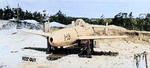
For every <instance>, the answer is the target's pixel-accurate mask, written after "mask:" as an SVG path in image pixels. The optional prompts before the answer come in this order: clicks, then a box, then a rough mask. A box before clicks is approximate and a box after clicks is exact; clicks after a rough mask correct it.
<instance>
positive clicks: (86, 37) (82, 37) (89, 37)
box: [77, 36, 127, 40]
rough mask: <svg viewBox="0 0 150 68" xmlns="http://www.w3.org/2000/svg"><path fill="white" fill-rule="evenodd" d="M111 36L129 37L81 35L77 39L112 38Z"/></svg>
mask: <svg viewBox="0 0 150 68" xmlns="http://www.w3.org/2000/svg"><path fill="white" fill-rule="evenodd" d="M111 38H127V36H80V37H78V38H77V39H78V40H83V39H111Z"/></svg>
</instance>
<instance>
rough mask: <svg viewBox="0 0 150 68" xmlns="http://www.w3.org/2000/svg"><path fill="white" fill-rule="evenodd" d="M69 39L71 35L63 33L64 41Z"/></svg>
mask: <svg viewBox="0 0 150 68" xmlns="http://www.w3.org/2000/svg"><path fill="white" fill-rule="evenodd" d="M70 39H71V36H70V34H69V33H68V34H64V41H67V40H70Z"/></svg>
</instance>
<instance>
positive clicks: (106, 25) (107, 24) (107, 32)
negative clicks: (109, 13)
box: [106, 22, 108, 35]
mask: <svg viewBox="0 0 150 68" xmlns="http://www.w3.org/2000/svg"><path fill="white" fill-rule="evenodd" d="M106 35H108V22H107V23H106Z"/></svg>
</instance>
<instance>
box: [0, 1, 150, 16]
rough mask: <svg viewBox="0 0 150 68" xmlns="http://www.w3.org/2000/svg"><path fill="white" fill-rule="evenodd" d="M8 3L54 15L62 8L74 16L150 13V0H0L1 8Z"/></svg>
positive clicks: (67, 13)
mask: <svg viewBox="0 0 150 68" xmlns="http://www.w3.org/2000/svg"><path fill="white" fill-rule="evenodd" d="M7 3H8V4H9V6H10V7H11V8H17V5H18V4H19V6H20V7H21V8H22V9H23V11H26V10H29V11H31V12H35V11H37V12H41V13H44V12H43V10H46V14H48V15H54V14H56V13H57V12H58V11H59V10H60V11H62V13H63V14H66V16H72V17H88V18H100V17H101V16H102V15H103V16H104V18H114V16H115V15H117V14H118V13H120V12H122V13H128V14H129V13H130V12H132V15H133V17H138V16H139V14H141V13H146V14H147V13H150V8H149V6H150V0H0V8H2V9H3V8H5V7H6V6H7V5H8V4H7Z"/></svg>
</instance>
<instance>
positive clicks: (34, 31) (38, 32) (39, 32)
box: [24, 30, 51, 36]
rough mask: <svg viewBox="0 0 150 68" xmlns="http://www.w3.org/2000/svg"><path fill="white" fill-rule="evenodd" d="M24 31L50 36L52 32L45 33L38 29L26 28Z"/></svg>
mask: <svg viewBox="0 0 150 68" xmlns="http://www.w3.org/2000/svg"><path fill="white" fill-rule="evenodd" d="M24 32H27V33H32V34H37V35H42V36H49V35H50V34H51V33H44V32H43V31H38V30H24Z"/></svg>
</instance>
